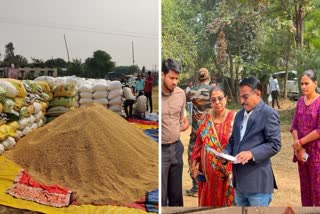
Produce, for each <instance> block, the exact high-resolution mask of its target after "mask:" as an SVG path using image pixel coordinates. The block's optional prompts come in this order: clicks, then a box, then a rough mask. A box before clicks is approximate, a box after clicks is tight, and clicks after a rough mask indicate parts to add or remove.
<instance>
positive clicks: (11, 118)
mask: <svg viewBox="0 0 320 214" xmlns="http://www.w3.org/2000/svg"><path fill="white" fill-rule="evenodd" d="M26 95H27V92H26V90H25V88H24V86H23V84H22V82H21V81H19V80H15V79H0V104H1V105H0V112H1V113H0V142H1V143H0V154H2V153H3V152H4V150H8V149H10V148H12V147H13V146H14V145H15V144H16V141H15V138H16V135H17V129H18V128H19V124H18V122H17V120H18V119H19V117H20V111H21V109H22V107H23V106H24V105H25V99H26Z"/></svg>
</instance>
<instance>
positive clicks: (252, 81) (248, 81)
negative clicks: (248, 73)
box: [239, 77, 262, 92]
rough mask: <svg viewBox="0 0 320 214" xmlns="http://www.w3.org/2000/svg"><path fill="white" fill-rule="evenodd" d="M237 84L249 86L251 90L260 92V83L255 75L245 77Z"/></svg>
mask: <svg viewBox="0 0 320 214" xmlns="http://www.w3.org/2000/svg"><path fill="white" fill-rule="evenodd" d="M239 86H240V87H241V86H249V87H250V88H252V89H253V90H259V91H261V92H262V84H261V82H260V80H259V79H257V78H255V77H247V78H244V79H243V80H242V81H241V82H240V84H239Z"/></svg>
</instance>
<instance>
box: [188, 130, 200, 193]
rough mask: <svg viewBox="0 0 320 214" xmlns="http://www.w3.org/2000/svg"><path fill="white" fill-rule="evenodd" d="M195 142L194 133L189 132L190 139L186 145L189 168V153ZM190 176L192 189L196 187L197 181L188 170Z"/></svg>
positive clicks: (190, 153)
mask: <svg viewBox="0 0 320 214" xmlns="http://www.w3.org/2000/svg"><path fill="white" fill-rule="evenodd" d="M195 142H196V133H195V132H191V134H190V140H189V145H188V162H189V169H191V164H192V163H191V155H192V151H193V147H194V144H195ZM189 175H190V178H191V179H192V187H193V189H198V181H197V180H196V179H194V178H193V177H192V172H191V170H190V171H189Z"/></svg>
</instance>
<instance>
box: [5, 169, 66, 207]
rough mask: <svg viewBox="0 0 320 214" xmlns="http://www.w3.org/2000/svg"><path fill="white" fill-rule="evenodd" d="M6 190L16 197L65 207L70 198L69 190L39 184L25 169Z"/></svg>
mask: <svg viewBox="0 0 320 214" xmlns="http://www.w3.org/2000/svg"><path fill="white" fill-rule="evenodd" d="M6 192H7V193H8V194H9V195H12V196H13V197H16V198H21V199H25V200H29V201H35V202H37V203H39V204H44V205H48V206H53V207H66V206H68V205H69V204H70V199H71V191H70V190H68V189H67V188H64V187H60V186H58V185H51V186H47V185H44V184H41V183H39V182H37V181H36V180H34V179H33V178H32V177H31V176H30V175H29V173H28V172H27V171H26V170H22V171H21V172H20V173H19V174H18V176H17V177H16V179H15V180H14V184H13V185H12V186H11V187H10V188H9V189H8V190H7V191H6Z"/></svg>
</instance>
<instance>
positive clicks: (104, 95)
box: [92, 79, 109, 108]
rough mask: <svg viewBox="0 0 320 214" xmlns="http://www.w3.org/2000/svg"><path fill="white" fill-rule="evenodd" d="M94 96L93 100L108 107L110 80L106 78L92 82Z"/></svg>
mask: <svg viewBox="0 0 320 214" xmlns="http://www.w3.org/2000/svg"><path fill="white" fill-rule="evenodd" d="M92 90H93V93H92V97H93V102H95V103H100V104H101V105H103V106H105V107H106V108H107V107H108V103H109V101H108V82H107V81H106V80H104V79H98V80H95V81H94V82H93V83H92Z"/></svg>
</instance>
